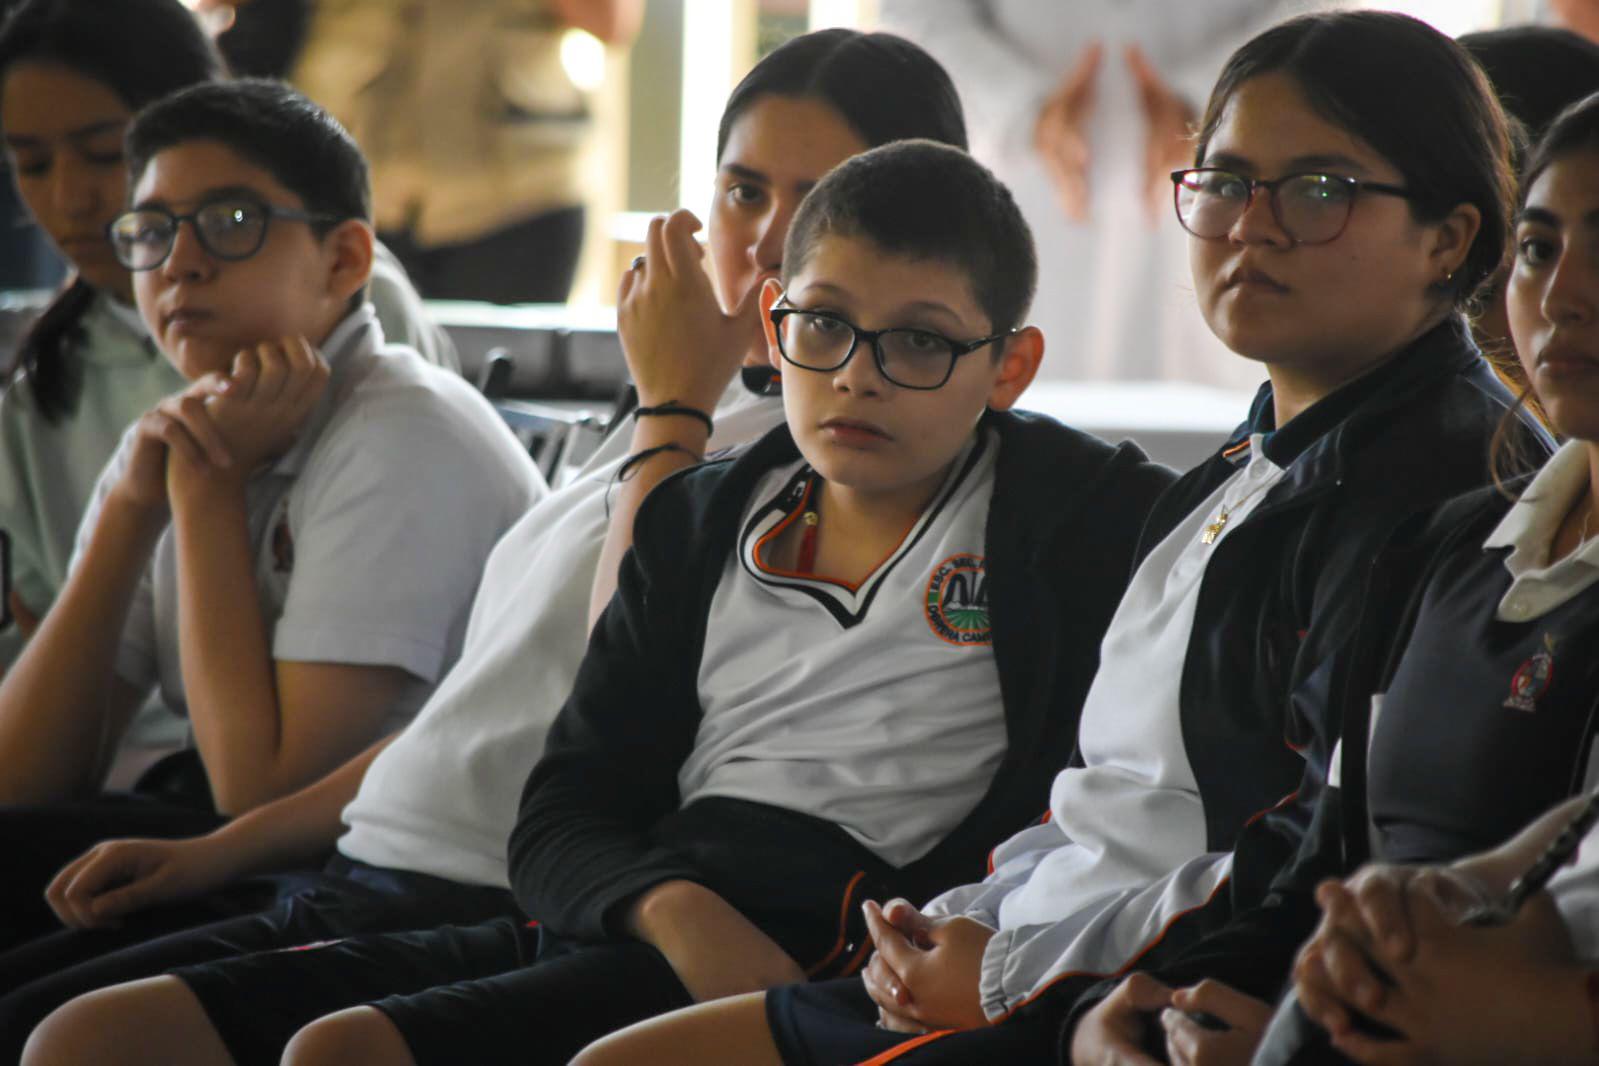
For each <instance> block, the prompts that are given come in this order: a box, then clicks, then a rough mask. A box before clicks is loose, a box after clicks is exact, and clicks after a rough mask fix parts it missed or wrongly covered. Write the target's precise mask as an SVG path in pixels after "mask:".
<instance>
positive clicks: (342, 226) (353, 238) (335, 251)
mask: <svg viewBox="0 0 1599 1066" xmlns="http://www.w3.org/2000/svg"><path fill="white" fill-rule="evenodd" d="M376 239H377V238H375V237H374V236H373V235H372V227H371V226H369V225H367V224H366V223H365V222H362V221H361V220H360V219H358V218H348V219H345V220H344V221H343V222H340V223H339V224H338V225H337V226H334V227H333V228H332V229H330V230H329V231H328V232H327V235H326V236H324V237H323V238H322V247H323V248H324V249H326V250H327V251H329V252H331V253H332V257H333V258H332V264H331V269H330V270H329V272H328V295H329V296H331V297H333V299H334V302H335V303H341V304H342V303H346V302H348V301H349V299H350V297H352V296H354V295H355V294H356V293H358V292H360V291H361V286H363V285H365V284H366V283H367V280H368V279H369V278H371V276H372V256H373V250H372V249H373V243H374V242H375V241H376Z"/></svg>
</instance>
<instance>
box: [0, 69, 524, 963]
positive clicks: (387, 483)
mask: <svg viewBox="0 0 1599 1066" xmlns="http://www.w3.org/2000/svg"><path fill="white" fill-rule="evenodd" d="M128 163H129V174H130V181H131V183H132V189H131V199H132V202H133V211H131V212H130V213H129V214H128V215H125V216H123V218H122V219H119V220H118V222H117V223H115V224H114V225H113V226H112V227H111V229H112V236H113V238H114V239H113V243H114V245H115V247H116V251H117V254H118V256H119V258H120V259H121V261H122V262H123V264H124V265H125V266H127V267H129V268H130V269H132V270H134V271H135V275H134V278H135V280H134V288H135V294H136V297H137V300H138V304H139V310H140V313H141V315H142V316H143V318H144V320H145V322H146V324H147V325H148V327H149V329H150V331H151V334H152V336H153V338H154V340H155V341H156V343H157V345H158V346H159V347H160V348H161V350H162V353H163V354H164V355H165V356H166V358H167V359H168V360H169V361H171V362H172V364H173V365H174V366H175V367H177V369H178V370H179V372H180V373H182V375H183V376H184V377H185V378H187V379H189V381H190V382H191V383H192V384H191V385H190V387H189V388H188V389H187V390H186V391H184V392H183V393H181V394H179V395H176V396H173V397H170V398H169V399H167V400H165V401H163V402H162V403H161V404H159V405H158V406H157V407H156V408H154V409H153V410H151V411H150V412H149V413H147V414H146V415H145V416H144V417H143V418H142V419H140V421H139V422H137V423H136V424H135V425H134V426H133V427H131V428H130V429H129V431H128V433H127V434H126V435H125V437H124V439H123V441H122V444H121V446H120V448H119V450H118V452H117V453H116V455H115V456H113V458H112V460H111V462H110V463H109V464H108V466H107V468H106V470H105V472H104V473H103V474H102V476H101V479H100V483H99V486H98V487H97V490H96V492H95V496H94V498H93V500H92V501H91V503H90V506H89V509H88V511H87V513H86V516H85V518H84V522H83V525H82V527H81V529H80V533H79V541H78V548H77V552H76V557H75V561H74V564H73V566H72V570H71V574H70V577H69V579H68V582H67V585H66V588H65V590H64V592H63V595H62V598H61V600H60V601H59V602H58V603H57V605H56V606H55V607H54V608H53V609H52V610H51V611H50V613H49V614H48V615H47V616H46V618H45V620H44V622H43V625H42V626H41V629H40V631H39V633H38V634H37V636H36V638H35V639H34V640H33V641H32V642H31V643H30V644H29V647H28V649H27V651H26V653H25V654H24V655H23V656H22V657H21V658H20V659H19V660H18V662H17V664H16V665H15V666H14V667H13V669H12V670H11V671H10V672H9V673H8V674H7V676H6V678H5V682H4V685H3V686H0V803H4V804H7V806H5V807H3V808H0V839H3V840H5V841H6V842H7V845H8V853H9V854H11V855H12V856H13V857H14V858H18V860H19V865H18V866H12V867H11V869H10V870H9V872H8V876H7V878H6V886H5V892H6V894H7V895H6V899H7V900H10V899H11V898H12V897H13V896H14V897H15V899H16V906H8V907H7V908H6V910H7V916H8V923H7V930H6V936H7V937H8V938H9V939H11V940H13V941H14V940H21V939H26V938H27V937H28V936H29V934H30V933H34V934H36V933H38V932H43V931H45V930H47V929H52V928H55V927H56V923H55V921H54V919H53V918H51V917H50V916H49V914H48V910H47V909H45V908H44V907H43V899H42V892H43V889H44V886H45V884H46V883H47V882H48V880H49V878H50V877H51V876H52V875H53V874H54V872H55V871H56V870H57V869H59V868H60V867H61V865H62V864H63V863H64V862H65V861H66V860H68V859H70V858H72V857H73V856H75V855H77V854H79V853H80V852H81V851H82V850H83V849H84V848H85V847H87V846H88V845H89V844H90V843H93V842H94V841H95V840H99V839H103V838H105V837H108V836H118V835H128V834H130V833H137V834H140V835H154V836H169V835H184V834H189V833H193V832H195V831H196V830H202V829H205V828H209V827H213V826H215V825H217V824H220V822H221V821H222V820H224V819H225V818H226V817H228V816H231V815H236V814H240V813H243V812H245V811H248V810H250V809H252V808H254V807H257V806H259V805H260V804H262V803H265V802H267V801H269V800H271V799H273V798H275V797H277V796H281V795H283V794H285V793H288V792H292V791H294V790H296V789H298V788H300V787H301V786H303V785H305V784H306V783H308V782H310V781H312V780H315V779H316V778H318V777H320V776H321V775H322V774H323V773H325V772H326V771H327V770H329V769H331V768H332V767H334V766H336V765H339V764H340V763H342V762H343V761H344V760H346V759H347V758H349V757H350V756H352V755H354V754H355V753H356V752H358V751H360V750H362V749H363V748H365V747H366V746H367V745H369V744H370V743H371V742H372V741H373V740H375V739H377V737H379V736H381V735H382V734H384V733H386V732H389V731H391V730H393V729H394V728H396V727H397V726H398V725H399V724H401V723H403V722H404V721H406V720H407V719H408V718H409V717H410V715H411V714H412V713H414V712H415V710H416V709H417V708H418V707H419V706H420V705H421V704H422V702H423V701H424V700H425V699H426V697H427V695H428V693H429V692H430V691H431V690H432V687H433V685H434V684H435V683H436V682H437V681H438V679H439V678H440V677H441V676H443V674H444V672H445V670H446V669H447V668H448V667H449V665H450V664H451V663H452V662H453V661H454V659H455V657H456V655H457V654H458V653H459V651H460V647H461V642H462V638H463V635H464V631H465V626H466V620H467V614H468V611H469V609H470V607H471V603H472V596H473V592H474V590H475V588H476V585H477V580H478V576H479V574H480V573H481V571H482V567H483V563H484V561H485V559H486V558H487V556H488V553H489V550H490V549H491V548H492V547H493V545H494V544H495V542H496V541H497V540H498V539H499V537H500V535H501V533H503V532H504V531H505V530H506V529H508V528H509V527H510V526H511V525H512V524H513V523H514V522H515V521H516V519H517V518H519V517H520V516H521V514H522V513H523V512H524V511H525V510H526V509H527V507H528V506H529V505H531V503H533V502H534V501H535V500H536V499H537V498H538V497H539V496H540V495H541V494H542V492H543V491H544V486H543V483H542V480H541V479H540V477H539V475H538V473H537V471H536V470H535V469H534V468H533V466H532V464H531V463H530V461H529V460H528V458H527V455H526V453H525V452H524V451H523V450H522V449H521V447H520V446H519V445H518V444H517V443H516V441H515V439H514V438H513V437H512V436H511V435H510V433H509V432H508V431H507V430H506V429H505V427H504V425H503V423H502V422H501V421H500V420H499V418H498V417H497V416H496V415H495V414H494V412H493V409H492V408H490V407H489V406H488V405H487V403H486V402H485V401H484V400H483V399H482V398H481V397H480V396H479V395H478V394H477V393H476V391H475V390H474V389H472V388H471V387H470V386H469V385H468V384H466V383H465V382H464V381H462V380H460V379H459V378H458V377H456V376H455V375H453V374H449V373H447V372H445V371H441V370H439V369H437V368H435V367H432V366H429V365H426V364H425V363H423V362H422V361H421V359H420V358H419V357H418V356H417V355H416V353H415V352H413V351H411V350H410V349H406V348H401V347H398V346H392V345H386V344H385V343H384V339H383V335H382V331H381V329H380V328H379V327H378V325H377V322H376V319H375V316H374V313H373V311H372V310H371V308H370V307H369V306H368V305H366V303H365V293H366V285H367V277H368V273H369V271H370V269H371V263H372V247H373V240H372V230H371V226H370V223H369V222H368V216H369V214H370V205H369V194H368V191H367V174H366V166H365V163H364V161H363V159H362V157H361V154H360V150H359V149H358V148H357V147H356V146H355V144H354V142H353V141H351V140H350V138H349V136H348V134H346V133H345V132H344V130H343V129H342V128H340V127H339V126H338V125H337V123H335V122H334V121H333V120H332V119H331V118H329V117H328V116H327V115H326V113H325V112H323V111H321V109H319V108H317V107H316V106H315V105H314V104H312V103H310V102H309V101H307V100H306V99H305V98H303V97H301V96H299V95H298V94H296V93H294V92H293V91H292V90H289V89H287V88H285V87H283V86H280V85H276V84H273V83H268V82H250V81H242V82H234V83H217V84H207V85H202V86H197V87H195V88H192V89H189V90H186V91H184V92H181V93H179V94H177V95H175V96H173V97H169V98H167V99H166V100H164V101H161V102H160V103H158V104H155V105H153V106H151V107H150V108H148V109H147V110H146V111H144V112H142V113H140V115H139V116H138V117H137V118H136V119H135V121H134V123H133V124H132V126H131V127H130V129H129V133H128ZM184 222H188V223H190V224H189V225H184V224H183V223H184ZM157 685H159V686H160V690H161V694H162V697H163V701H164V702H165V704H166V705H167V706H169V707H173V708H176V709H179V710H180V711H181V712H183V713H185V714H186V715H187V717H188V719H189V722H190V725H191V729H192V733H193V738H194V748H193V751H192V752H191V753H190V754H189V756H188V758H189V760H190V761H191V763H192V765H191V767H190V769H189V774H188V780H189V782H190V787H189V788H187V789H186V790H183V791H181V793H180V794H179V795H178V796H176V797H175V798H174V799H173V800H172V801H171V802H167V801H153V800H150V799H148V797H141V799H140V800H139V801H138V802H132V801H128V800H127V799H126V798H123V797H107V796H102V795H100V788H101V782H102V778H103V774H104V772H105V768H106V765H107V764H108V762H109V759H110V757H111V755H112V754H113V753H114V752H115V750H116V747H117V742H118V740H119V737H120V735H121V732H122V729H123V728H124V727H125V725H126V724H127V721H128V718H129V716H130V715H131V714H132V712H133V711H134V709H135V708H136V707H137V706H138V705H139V704H140V703H141V702H142V701H143V700H144V698H145V697H146V696H147V695H148V694H149V692H150V691H151V690H152V689H153V688H155V687H156V686H157ZM195 756H197V758H195ZM19 867H20V868H19ZM29 923H33V924H31V925H30V924H29Z"/></svg>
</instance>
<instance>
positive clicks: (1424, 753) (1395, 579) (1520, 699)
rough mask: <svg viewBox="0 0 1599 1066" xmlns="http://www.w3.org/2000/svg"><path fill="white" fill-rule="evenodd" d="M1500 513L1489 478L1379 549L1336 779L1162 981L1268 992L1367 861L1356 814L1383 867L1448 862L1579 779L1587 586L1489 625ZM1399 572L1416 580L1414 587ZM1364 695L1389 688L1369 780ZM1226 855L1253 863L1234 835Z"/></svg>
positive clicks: (1587, 715) (1597, 633) (1593, 626)
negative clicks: (1296, 834) (1245, 898)
mask: <svg viewBox="0 0 1599 1066" xmlns="http://www.w3.org/2000/svg"><path fill="white" fill-rule="evenodd" d="M1507 510H1509V503H1508V502H1507V501H1506V500H1505V498H1504V497H1503V496H1502V495H1500V493H1499V492H1498V490H1497V489H1493V488H1488V489H1482V490H1478V491H1477V492H1474V493H1471V494H1469V495H1467V496H1464V497H1461V498H1459V499H1456V500H1453V501H1450V503H1448V504H1446V505H1445V506H1443V507H1442V508H1440V509H1439V510H1438V511H1437V512H1436V513H1435V514H1434V515H1432V516H1431V517H1430V518H1428V519H1427V520H1425V521H1423V520H1421V519H1420V518H1418V519H1417V520H1415V521H1413V522H1411V523H1408V524H1407V527H1406V528H1404V529H1402V530H1401V531H1400V532H1399V533H1398V534H1397V535H1396V536H1395V538H1394V541H1393V543H1392V544H1390V545H1389V547H1388V548H1387V549H1386V550H1385V551H1384V552H1383V555H1382V557H1381V558H1380V559H1379V561H1378V563H1377V565H1376V566H1375V567H1374V569H1373V580H1372V582H1371V586H1372V587H1371V589H1370V594H1369V597H1368V601H1367V605H1366V609H1365V610H1364V612H1363V615H1362V620H1361V626H1360V630H1359V631H1358V634H1357V637H1356V639H1355V641H1354V649H1353V653H1352V655H1351V677H1350V680H1349V682H1348V684H1347V685H1345V686H1343V699H1342V704H1343V705H1342V714H1341V715H1339V716H1338V720H1339V722H1340V725H1341V739H1342V744H1341V746H1340V748H1339V749H1338V752H1337V756H1336V758H1337V763H1338V766H1339V768H1340V770H1341V773H1340V780H1339V782H1338V784H1337V785H1329V784H1328V783H1327V780H1326V778H1325V776H1324V775H1321V776H1318V778H1317V779H1316V780H1314V781H1307V782H1306V785H1305V789H1306V794H1307V796H1310V797H1314V798H1315V799H1316V800H1318V802H1317V806H1316V810H1315V817H1314V819H1313V821H1312V824H1311V830H1310V832H1308V833H1307V834H1306V835H1305V837H1304V839H1303V841H1302V842H1301V844H1300V848H1299V851H1298V853H1297V854H1296V855H1295V856H1294V859H1293V861H1292V862H1290V863H1289V864H1288V865H1286V866H1285V867H1283V868H1282V869H1281V870H1279V871H1277V876H1276V878H1275V880H1274V881H1273V883H1272V885H1271V891H1270V892H1269V893H1268V895H1267V896H1266V897H1265V899H1264V900H1262V901H1260V902H1259V904H1258V905H1257V906H1254V907H1252V908H1250V909H1248V910H1245V911H1242V912H1241V913H1239V914H1237V915H1236V916H1235V917H1234V918H1233V919H1232V921H1231V922H1230V923H1229V924H1228V925H1227V926H1226V927H1224V928H1223V929H1222V930H1220V931H1219V932H1217V933H1215V934H1213V935H1211V936H1210V937H1208V938H1206V939H1204V940H1202V941H1200V942H1199V943H1197V944H1196V945H1194V946H1193V947H1192V948H1191V949H1189V950H1187V951H1185V952H1183V953H1181V954H1179V955H1178V956H1177V957H1176V958H1174V959H1172V960H1171V961H1170V962H1168V963H1167V964H1166V965H1165V966H1162V967H1159V968H1157V974H1158V976H1161V977H1162V978H1163V979H1168V980H1176V981H1178V982H1181V983H1190V982H1192V981H1193V980H1196V979H1200V978H1203V977H1214V978H1216V979H1219V980H1222V981H1226V982H1227V983H1229V984H1231V985H1233V986H1235V987H1237V988H1239V989H1242V990H1244V991H1246V992H1249V993H1250V994H1252V995H1254V996H1256V997H1258V998H1262V999H1267V1000H1270V999H1274V998H1275V997H1276V995H1277V993H1278V991H1279V990H1280V988H1281V987H1282V986H1283V985H1284V983H1285V982H1286V981H1287V978H1288V975H1289V968H1290V966H1291V964H1292V961H1293V957H1294V954H1295V952H1296V951H1297V950H1298V947H1299V945H1300V944H1301V943H1302V942H1303V941H1304V940H1305V938H1306V937H1308V936H1309V935H1310V934H1311V932H1313V931H1314V929H1315V926H1316V923H1317V921H1318V919H1319V918H1320V910H1319V908H1318V907H1317V906H1316V904H1315V900H1314V896H1313V893H1314V891H1315V887H1316V885H1317V884H1318V883H1319V882H1320V881H1321V880H1322V879H1323V878H1326V877H1343V876H1347V875H1349V874H1351V873H1353V872H1354V871H1355V870H1356V869H1357V868H1358V867H1359V866H1360V865H1361V864H1362V863H1364V862H1365V861H1366V860H1367V859H1369V858H1371V857H1372V856H1371V854H1370V844H1371V840H1372V837H1371V834H1370V833H1369V832H1368V825H1370V826H1371V828H1372V830H1374V831H1375V834H1376V839H1377V842H1378V844H1379V848H1380V854H1379V857H1380V858H1382V859H1383V860H1385V861H1391V862H1405V863H1436V862H1448V861H1451V860H1454V859H1458V858H1461V857H1462V856H1464V855H1468V854H1472V853H1474V852H1479V851H1483V850H1486V849H1488V848H1492V847H1497V846H1498V845H1499V844H1502V843H1504V842H1505V841H1506V840H1508V839H1509V838H1510V837H1512V836H1514V835H1515V834H1516V833H1517V832H1519V831H1520V830H1521V829H1522V828H1524V827H1525V826H1526V825H1527V824H1528V823H1530V822H1531V821H1533V819H1535V818H1537V817H1538V816H1539V815H1541V814H1543V813H1544V811H1546V810H1547V809H1548V808H1550V807H1552V806H1554V805H1555V804H1557V803H1559V802H1561V801H1563V800H1565V799H1567V798H1569V797H1570V796H1572V795H1574V794H1575V793H1577V792H1579V791H1581V789H1582V787H1583V783H1584V780H1585V778H1586V776H1587V773H1588V770H1589V764H1590V761H1591V758H1592V754H1593V751H1594V740H1595V735H1596V731H1599V588H1591V589H1588V590H1585V591H1583V592H1581V593H1579V594H1578V595H1576V596H1575V597H1573V598H1572V599H1570V600H1568V601H1567V602H1566V603H1564V604H1562V605H1561V606H1559V607H1556V608H1555V609H1553V610H1551V611H1549V612H1547V613H1545V614H1544V615H1542V616H1540V617H1538V618H1534V619H1531V620H1529V621H1526V622H1508V621H1501V620H1499V619H1498V618H1497V617H1496V616H1495V612H1496V610H1497V608H1498V604H1499V601H1500V599H1501V598H1503V596H1504V594H1505V592H1506V591H1507V590H1508V589H1509V586H1510V583H1511V578H1510V574H1509V572H1508V571H1507V570H1506V569H1505V566H1504V559H1505V556H1506V555H1508V554H1509V549H1495V550H1485V549H1484V548H1483V547H1482V544H1483V541H1484V540H1485V539H1486V538H1487V537H1488V535H1489V534H1490V533H1491V532H1492V531H1493V529H1494V528H1495V526H1496V525H1498V523H1499V521H1500V519H1502V518H1503V517H1504V515H1505V512H1506V511H1507ZM1405 573H1408V574H1411V575H1415V574H1424V575H1426V577H1425V579H1424V580H1422V581H1421V582H1420V583H1419V587H1418V583H1417V582H1415V581H1414V580H1413V579H1412V580H1410V581H1401V580H1399V575H1400V574H1405ZM1373 692H1382V693H1384V696H1383V710H1382V715H1381V717H1380V719H1379V720H1378V724H1377V726H1376V729H1375V731H1371V732H1370V742H1371V747H1370V760H1369V768H1370V771H1369V774H1370V775H1369V779H1368V776H1367V767H1368V748H1367V740H1368V731H1370V723H1371V715H1370V708H1371V701H1370V694H1371V693H1373ZM1307 776H1308V775H1307ZM1368 814H1369V819H1368ZM1245 843H1248V841H1247V840H1246V841H1245ZM1237 855H1238V858H1239V859H1240V860H1241V861H1252V859H1253V856H1252V853H1251V850H1250V849H1248V848H1246V847H1244V846H1243V844H1241V845H1240V848H1239V851H1238V853H1237Z"/></svg>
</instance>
